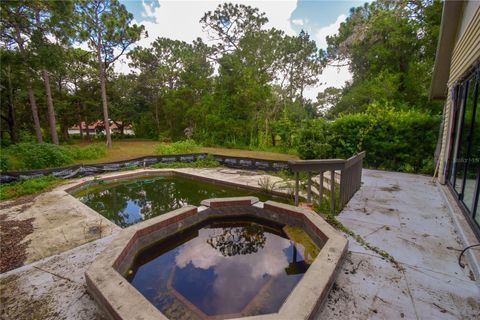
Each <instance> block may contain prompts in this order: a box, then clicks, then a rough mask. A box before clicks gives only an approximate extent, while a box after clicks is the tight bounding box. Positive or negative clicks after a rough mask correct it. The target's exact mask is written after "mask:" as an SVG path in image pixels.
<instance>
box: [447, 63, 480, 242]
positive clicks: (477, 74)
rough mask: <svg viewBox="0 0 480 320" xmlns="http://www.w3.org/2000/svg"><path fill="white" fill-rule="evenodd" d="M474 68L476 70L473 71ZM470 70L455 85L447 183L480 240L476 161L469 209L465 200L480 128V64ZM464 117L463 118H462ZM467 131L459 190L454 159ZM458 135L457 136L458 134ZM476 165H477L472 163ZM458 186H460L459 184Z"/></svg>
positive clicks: (479, 177) (479, 176)
mask: <svg viewBox="0 0 480 320" xmlns="http://www.w3.org/2000/svg"><path fill="white" fill-rule="evenodd" d="M472 69H473V70H472ZM472 69H470V70H471V71H470V72H469V73H468V74H467V76H465V77H464V78H463V79H462V80H461V81H459V82H458V84H457V85H456V86H455V87H454V91H453V92H454V96H453V98H452V100H453V106H452V107H453V108H454V110H453V112H452V115H453V117H452V122H451V123H452V131H451V134H450V137H449V138H450V150H449V153H448V162H447V170H446V173H447V176H446V183H447V186H448V187H449V189H450V191H451V193H452V194H453V196H454V197H455V199H456V201H457V203H458V205H459V206H460V208H461V210H462V212H463V214H464V216H465V217H466V218H467V221H468V222H469V224H470V226H471V227H472V229H473V231H474V233H475V235H476V236H477V238H478V239H480V221H477V220H476V217H477V215H480V210H478V203H479V201H480V200H479V198H480V164H479V163H478V159H476V161H477V170H476V171H477V177H476V182H475V187H474V191H473V199H472V204H471V205H472V210H470V209H469V208H468V205H467V204H465V203H464V193H465V184H466V180H467V179H466V178H467V174H468V169H469V165H470V164H472V162H471V160H472V159H471V156H472V155H471V152H472V147H473V138H474V134H475V132H474V130H480V128H475V118H476V114H477V112H478V113H480V102H479V95H480V64H479V65H476V66H475V67H474V68H472ZM471 81H474V85H473V89H474V95H473V110H472V119H471V123H470V124H469V126H468V129H467V130H465V131H468V132H463V131H464V130H463V129H464V121H465V112H466V106H467V100H468V94H469V92H468V91H469V86H470V82H471ZM459 117H461V118H459ZM465 134H468V135H469V136H468V138H467V141H466V142H465V143H466V147H467V150H466V151H467V152H466V158H465V159H464V161H463V177H462V182H461V183H462V186H461V188H460V190H461V191H460V192H458V191H457V189H456V186H457V163H456V159H453V157H454V156H455V157H456V158H458V152H459V149H460V148H461V142H462V138H463V136H464V135H465ZM457 136H458V137H457ZM473 165H475V164H474V163H473ZM457 187H458V186H457Z"/></svg>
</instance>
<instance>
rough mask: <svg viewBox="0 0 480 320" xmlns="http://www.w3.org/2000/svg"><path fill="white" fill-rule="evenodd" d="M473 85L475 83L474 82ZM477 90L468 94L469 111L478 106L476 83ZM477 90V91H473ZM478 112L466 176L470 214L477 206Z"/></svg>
mask: <svg viewBox="0 0 480 320" xmlns="http://www.w3.org/2000/svg"><path fill="white" fill-rule="evenodd" d="M472 83H473V81H472ZM476 86H477V88H475V87H473V86H470V87H471V89H472V90H471V92H469V94H468V99H467V110H468V109H471V110H475V108H474V107H475V105H478V103H476V101H475V100H477V102H478V94H477V89H478V82H476ZM474 88H475V90H473V89H474ZM475 95H476V99H475ZM476 109H477V110H476V111H474V112H473V117H474V118H473V123H472V124H471V128H470V134H469V135H468V137H467V138H468V140H469V142H470V143H469V145H470V148H469V151H470V152H469V154H468V162H467V168H466V175H465V188H464V190H463V203H464V204H465V206H466V207H467V208H468V210H469V211H470V212H473V206H474V205H475V186H476V184H477V174H478V164H479V158H480V152H479V151H480V112H479V111H478V106H477V108H476Z"/></svg>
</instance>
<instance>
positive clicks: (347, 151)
mask: <svg viewBox="0 0 480 320" xmlns="http://www.w3.org/2000/svg"><path fill="white" fill-rule="evenodd" d="M440 120H441V117H440V116H437V115H431V114H428V113H424V112H420V111H416V110H408V111H402V110H395V109H393V108H388V107H387V108H385V107H383V108H380V107H379V106H376V105H373V106H371V107H370V108H369V109H368V110H367V111H366V112H363V113H357V114H348V115H343V116H340V117H339V118H337V119H336V120H335V121H333V122H327V121H325V120H323V119H315V120H311V121H308V122H305V123H304V124H303V126H302V128H301V129H300V137H299V146H298V153H299V155H300V157H301V158H302V159H323V158H348V157H350V156H352V155H353V154H355V153H358V152H360V151H362V150H365V151H367V156H366V159H365V163H366V165H367V166H369V167H372V168H378V169H386V170H394V171H403V172H418V173H432V172H433V167H434V166H433V155H434V151H435V146H436V142H437V135H438V128H439V125H440Z"/></svg>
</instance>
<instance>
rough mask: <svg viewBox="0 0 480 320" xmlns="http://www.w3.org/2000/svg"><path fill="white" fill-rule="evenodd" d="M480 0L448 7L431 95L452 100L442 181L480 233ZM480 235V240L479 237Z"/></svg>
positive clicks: (446, 122)
mask: <svg viewBox="0 0 480 320" xmlns="http://www.w3.org/2000/svg"><path fill="white" fill-rule="evenodd" d="M479 86H480V1H450V0H447V1H445V2H444V4H443V15H442V23H441V26H440V39H439V43H438V48H437V55H436V60H435V66H434V70H433V79H432V86H431V92H430V96H431V98H432V99H446V100H445V107H444V112H443V120H444V121H443V126H442V133H441V141H440V144H441V148H440V154H439V160H438V166H437V170H438V176H439V181H440V182H441V183H443V184H447V185H448V186H449V189H450V191H451V193H452V194H453V195H454V197H455V198H456V199H457V200H458V204H459V205H460V207H461V209H462V211H463V212H464V214H465V216H466V217H467V218H468V221H469V222H470V224H471V225H472V227H473V229H474V230H475V232H476V233H477V236H478V235H480V209H479V205H480V201H479V189H480V102H479V96H480V88H479ZM479 237H480V236H479Z"/></svg>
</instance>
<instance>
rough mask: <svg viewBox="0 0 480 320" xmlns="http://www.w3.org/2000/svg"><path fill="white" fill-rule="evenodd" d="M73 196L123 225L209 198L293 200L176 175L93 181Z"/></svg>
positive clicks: (196, 203)
mask: <svg viewBox="0 0 480 320" xmlns="http://www.w3.org/2000/svg"><path fill="white" fill-rule="evenodd" d="M73 196H75V197H77V198H78V199H79V200H80V201H81V202H83V203H84V204H86V205H87V206H89V207H90V208H92V209H93V210H95V211H97V212H98V213H100V214H102V215H103V216H104V217H106V218H107V219H109V220H110V221H112V222H113V223H115V224H116V225H118V226H120V227H122V228H124V227H127V226H129V225H132V224H135V223H138V222H140V221H143V220H147V219H150V218H153V217H155V216H158V215H160V214H163V213H166V212H169V211H172V210H174V209H178V208H181V207H183V206H185V205H194V206H198V205H200V202H201V201H202V200H204V199H209V198H221V197H242V196H255V197H258V198H259V199H260V200H261V201H266V200H275V201H278V202H283V203H289V202H290V201H289V200H288V199H286V198H282V197H278V196H274V195H271V194H267V193H261V192H258V191H252V190H248V189H242V188H235V187H230V186H224V185H220V184H214V183H210V182H205V181H202V180H196V179H193V178H186V177H180V176H175V175H165V176H157V177H151V176H149V177H139V178H135V179H128V180H121V181H117V182H103V183H102V182H101V181H100V182H94V183H92V185H91V186H87V187H84V188H82V189H80V190H77V191H75V192H74V193H73Z"/></svg>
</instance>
